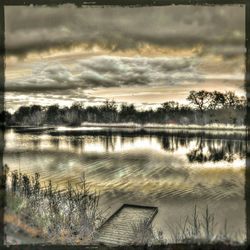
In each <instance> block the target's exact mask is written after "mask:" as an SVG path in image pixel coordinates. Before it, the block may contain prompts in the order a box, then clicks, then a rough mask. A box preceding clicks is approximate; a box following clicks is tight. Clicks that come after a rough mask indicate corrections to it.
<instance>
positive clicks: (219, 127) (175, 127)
mask: <svg viewBox="0 0 250 250" xmlns="http://www.w3.org/2000/svg"><path fill="white" fill-rule="evenodd" d="M90 127H92V128H109V129H116V128H121V129H126V128H127V129H168V130H207V131H209V130H212V131H227V132H229V131H234V132H237V131H238V132H246V126H234V125H227V124H207V125H195V124H190V125H178V124H144V125H141V124H137V123H82V124H81V125H80V126H66V125H58V126H51V125H50V126H41V127H39V126H37V127H34V126H8V127H6V128H7V129H11V128H14V129H18V130H23V131H25V130H27V131H47V130H51V131H63V130H80V129H81V128H83V129H84V128H90Z"/></svg>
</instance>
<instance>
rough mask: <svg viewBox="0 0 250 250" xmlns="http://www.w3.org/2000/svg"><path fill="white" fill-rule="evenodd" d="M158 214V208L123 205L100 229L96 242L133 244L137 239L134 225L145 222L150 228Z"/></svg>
mask: <svg viewBox="0 0 250 250" xmlns="http://www.w3.org/2000/svg"><path fill="white" fill-rule="evenodd" d="M157 212H158V208H157V207H149V206H140V205H133V204H123V205H122V206H121V207H120V208H119V209H118V210H117V211H116V212H115V213H114V214H113V215H112V216H111V217H110V218H109V219H107V221H106V222H105V223H104V224H103V225H102V226H101V227H100V228H99V233H98V236H97V238H96V242H97V243H101V244H105V245H129V244H132V243H133V241H134V237H135V236H134V231H133V225H136V224H139V223H141V222H142V221H145V222H147V225H148V226H149V225H150V224H151V223H152V221H153V219H154V217H155V215H156V214H157Z"/></svg>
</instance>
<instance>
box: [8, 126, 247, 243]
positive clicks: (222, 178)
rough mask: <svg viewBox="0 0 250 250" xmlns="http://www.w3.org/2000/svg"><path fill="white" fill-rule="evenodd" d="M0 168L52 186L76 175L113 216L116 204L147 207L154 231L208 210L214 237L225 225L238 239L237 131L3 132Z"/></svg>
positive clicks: (240, 159) (241, 217)
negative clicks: (212, 218) (152, 210)
mask: <svg viewBox="0 0 250 250" xmlns="http://www.w3.org/2000/svg"><path fill="white" fill-rule="evenodd" d="M5 143H6V144H5V153H4V163H6V164H8V166H9V167H10V169H11V170H14V169H17V170H20V171H21V172H23V173H28V174H34V173H35V172H39V173H40V175H41V179H42V181H48V180H52V182H53V183H56V184H58V185H59V186H63V185H65V183H67V181H68V180H70V181H71V182H73V183H77V182H79V180H80V177H81V175H82V173H83V172H84V173H85V176H86V179H87V181H88V182H89V184H90V185H91V187H92V188H95V189H96V190H97V191H100V194H101V206H102V208H103V209H104V210H106V209H108V210H107V211H108V213H109V214H111V213H113V212H114V211H115V210H116V209H117V208H118V207H119V206H121V205H122V204H123V203H135V204H141V205H154V206H157V207H158V208H159V213H158V215H157V216H156V218H155V220H154V225H155V227H157V228H159V229H161V230H162V231H163V232H164V234H165V235H169V228H170V227H172V226H173V225H174V224H176V223H179V222H180V220H184V218H185V217H186V216H187V215H191V214H192V212H193V208H194V205H195V204H196V205H197V207H198V209H199V211H202V212H204V208H205V207H206V206H207V205H208V207H209V210H210V211H211V213H214V215H215V221H216V223H217V225H216V232H219V231H221V230H223V228H224V224H225V221H227V227H228V231H229V233H230V234H231V237H232V238H237V237H238V238H241V239H244V237H245V233H246V229H245V201H244V183H245V150H246V145H245V141H244V134H243V133H240V132H235V133H227V132H215V131H213V132H212V131H210V132H201V131H194V132H190V131H185V132H178V131H175V130H172V131H169V130H168V131H166V130H152V129H151V130H140V129H112V130H111V129H108V128H86V129H74V130H66V131H64V130H59V131H58V133H49V132H46V131H44V132H41V133H16V132H15V130H13V129H10V130H7V131H6V132H5Z"/></svg>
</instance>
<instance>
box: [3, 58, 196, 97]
mask: <svg viewBox="0 0 250 250" xmlns="http://www.w3.org/2000/svg"><path fill="white" fill-rule="evenodd" d="M196 64H198V62H197V59H195V58H166V57H158V58H148V57H118V56H95V57H90V58H86V59H83V60H80V61H78V62H77V63H76V66H75V69H74V70H75V71H77V72H78V73H74V74H73V73H72V72H71V70H70V69H68V68H66V67H65V66H63V65H61V64H59V63H56V62H53V63H49V64H41V65H39V66H37V67H36V68H35V69H34V70H33V73H32V75H31V76H29V77H26V78H23V79H17V80H15V81H7V83H6V91H9V92H13V91H15V92H28V93H29V92H36V91H58V92H60V91H62V93H64V94H65V93H66V92H65V90H70V91H75V90H77V91H78V89H81V90H87V89H91V88H97V87H122V86H147V85H150V86H156V85H157V86H159V85H164V84H168V85H171V84H173V85H174V84H181V83H182V82H183V81H190V80H195V79H198V78H199V75H198V74H197V72H196V67H195V66H196ZM67 94H69V93H67Z"/></svg>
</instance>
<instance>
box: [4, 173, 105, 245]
mask: <svg viewBox="0 0 250 250" xmlns="http://www.w3.org/2000/svg"><path fill="white" fill-rule="evenodd" d="M6 176H7V182H9V185H7V192H6V204H7V207H6V214H7V218H8V217H9V218H11V217H12V218H13V217H14V216H15V215H16V216H18V218H19V219H20V220H21V221H22V224H25V225H26V227H28V228H33V229H34V231H36V230H37V229H38V230H39V231H40V233H41V235H40V237H42V238H44V240H45V242H46V243H52V244H90V243H91V242H92V241H93V239H94V237H95V234H96V232H97V228H98V227H99V225H100V224H101V223H102V221H103V219H104V218H103V216H102V213H101V212H100V211H99V210H98V202H99V194H97V193H95V192H94V193H93V192H90V188H89V186H88V185H87V183H86V180H85V177H84V175H83V177H82V178H81V184H79V185H77V186H74V187H72V185H71V184H70V183H68V186H67V188H66V190H58V189H57V188H55V187H53V185H52V183H51V182H49V183H48V185H47V186H45V187H43V188H41V184H40V180H39V174H35V176H34V177H30V176H28V175H25V174H21V173H18V172H17V171H14V172H11V173H7V171H6ZM19 224H20V223H19ZM20 225H21V224H20Z"/></svg>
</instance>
